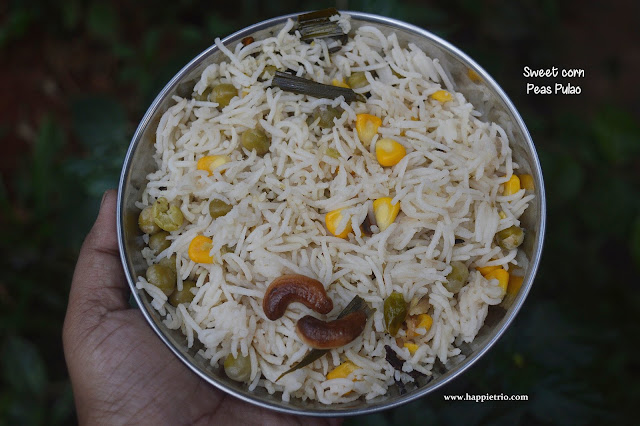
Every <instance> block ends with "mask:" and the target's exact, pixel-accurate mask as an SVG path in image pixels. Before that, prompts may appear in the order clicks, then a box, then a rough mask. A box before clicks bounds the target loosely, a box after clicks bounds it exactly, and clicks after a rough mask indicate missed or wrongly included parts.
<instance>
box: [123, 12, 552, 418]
mask: <svg viewBox="0 0 640 426" xmlns="http://www.w3.org/2000/svg"><path fill="white" fill-rule="evenodd" d="M346 13H348V14H349V15H351V17H352V26H353V27H354V28H357V27H359V26H362V25H372V26H375V27H377V28H378V29H380V30H381V31H382V32H383V33H387V34H388V33H391V32H395V33H396V34H397V37H398V40H399V41H400V42H401V43H409V42H411V43H414V44H415V45H417V46H418V47H420V48H422V49H423V50H424V51H425V52H426V53H427V55H429V56H431V57H432V58H438V59H439V60H440V62H441V64H442V65H443V67H444V69H445V70H447V72H448V73H449V75H450V78H451V80H452V81H453V82H454V84H455V86H456V90H457V91H459V92H462V93H463V94H465V96H466V97H467V98H468V99H469V100H470V101H471V102H472V103H473V104H474V106H476V108H478V109H479V110H480V111H481V112H482V113H483V117H482V118H483V119H485V120H491V121H495V122H497V123H499V124H500V125H501V126H502V127H503V128H504V129H505V130H506V131H507V133H508V135H509V137H510V141H511V144H512V148H513V155H514V158H515V161H517V162H518V164H520V165H521V167H522V169H523V170H524V171H525V172H527V173H530V174H531V175H532V176H533V178H534V181H535V194H536V198H535V199H534V201H533V203H532V204H531V205H530V207H529V208H528V209H527V211H526V212H525V215H523V217H522V222H523V225H524V227H525V228H526V229H527V236H526V239H525V244H523V246H521V247H522V249H523V250H524V252H525V253H526V256H527V258H528V260H529V263H528V266H527V268H526V271H525V278H524V282H523V284H522V287H521V288H520V291H519V293H518V295H517V296H516V297H515V299H513V300H512V301H511V303H510V304H509V306H506V307H499V306H492V307H490V309H489V314H488V316H487V319H486V321H485V324H484V326H483V327H482V329H481V330H480V332H479V334H478V336H477V337H476V339H475V340H474V341H473V342H472V343H471V344H469V345H463V346H462V347H461V349H462V353H463V354H464V355H465V356H466V358H465V359H463V360H461V361H459V362H457V363H456V362H452V363H449V364H448V365H447V366H446V367H447V368H446V371H443V372H442V374H439V375H438V374H436V375H435V378H434V379H433V380H431V381H430V382H428V383H421V384H419V386H417V387H416V388H414V389H410V390H409V391H408V392H407V393H405V394H404V395H400V393H399V391H398V389H396V388H391V389H390V390H389V392H388V393H387V394H386V395H384V396H380V397H378V398H376V399H373V400H371V401H364V400H362V399H361V400H358V401H355V402H350V403H346V404H334V405H329V406H328V405H324V404H321V403H319V402H314V401H304V402H303V401H300V400H296V399H292V400H291V401H290V402H286V403H285V402H283V401H282V400H281V396H280V395H279V394H278V393H276V394H274V395H269V394H268V393H267V392H266V391H265V390H264V389H257V390H255V391H254V392H249V391H248V390H247V388H246V386H243V385H242V384H239V383H238V382H234V381H232V380H230V379H228V378H227V377H226V376H225V374H224V372H223V371H221V369H219V368H213V367H211V366H210V365H209V363H208V362H207V361H206V360H204V359H203V358H201V357H200V356H197V355H196V350H197V348H192V349H187V345H186V339H185V337H184V336H183V335H182V334H181V333H180V332H179V331H175V330H169V329H168V328H166V327H165V326H164V325H163V324H162V322H161V318H160V317H159V315H158V314H157V313H156V311H155V310H154V309H153V308H152V307H151V305H150V304H149V298H148V297H147V295H146V294H145V293H144V292H142V291H139V290H137V289H136V287H135V281H136V277H137V276H139V275H141V274H144V272H145V270H146V263H145V261H144V259H143V258H142V255H141V253H140V250H141V249H142V239H141V236H140V231H139V230H138V227H137V216H138V213H139V209H137V208H136V207H135V202H136V201H137V200H139V199H140V196H141V193H142V191H143V189H144V187H145V185H146V176H147V175H148V174H149V173H150V172H152V171H154V170H155V167H156V166H155V163H154V161H153V159H152V155H153V143H154V140H155V130H156V127H157V125H158V122H159V119H160V117H161V116H162V114H163V113H164V112H165V111H166V110H167V109H168V108H169V107H170V106H171V105H172V103H173V101H172V100H171V97H172V96H173V95H176V94H177V95H181V96H186V95H189V94H191V93H192V89H193V86H194V84H195V82H196V81H197V78H198V76H199V75H200V74H201V72H202V71H203V70H204V69H205V67H207V66H208V65H209V64H211V63H214V62H216V61H220V60H222V58H223V54H222V53H221V52H220V51H219V50H218V48H216V47H215V46H211V47H210V48H208V49H207V50H205V51H204V52H202V53H201V54H200V55H198V56H197V57H196V58H194V59H193V60H192V61H191V62H190V63H189V64H187V65H186V66H185V67H184V68H183V69H182V70H180V72H179V73H178V74H177V75H176V76H175V77H173V79H172V80H171V81H170V82H169V83H168V84H167V85H166V86H165V88H164V89H163V90H162V92H160V94H159V95H158V96H157V97H156V99H155V101H154V102H153V103H152V104H151V106H150V107H149V109H148V111H147V113H146V114H145V116H144V118H143V119H142V121H141V122H140V125H139V126H138V129H137V130H136V132H135V134H134V136H133V139H132V141H131V145H130V146H129V151H128V152H127V156H126V158H125V162H124V166H123V168H122V175H121V177H120V185H119V188H118V189H119V193H118V212H117V214H118V241H119V245H120V255H121V258H122V264H123V266H124V270H125V273H126V276H127V279H128V281H129V286H130V287H131V291H132V292H133V295H134V297H135V300H136V301H137V303H138V305H139V307H140V309H141V311H142V313H143V315H144V317H145V318H146V319H147V321H148V322H149V325H151V328H153V330H154V331H155V332H156V333H157V334H158V336H159V337H160V339H162V341H163V342H164V343H166V345H167V346H168V347H169V349H171V350H172V351H173V353H175V355H176V356H177V357H178V358H180V359H181V360H182V361H183V362H184V363H185V364H186V365H187V366H188V367H189V368H190V369H191V370H193V371H194V372H195V373H196V374H197V375H199V376H200V377H201V378H202V379H203V380H206V381H207V382H209V383H211V384H212V385H213V386H215V387H217V388H218V389H220V390H222V391H224V392H227V393H229V394H231V395H233V396H235V397H237V398H240V399H242V400H244V401H247V402H250V403H252V404H256V405H259V406H261V407H265V408H270V409H273V410H276V411H280V412H285V413H291V414H302V415H310V416H345V415H360V414H369V413H373V412H376V411H380V410H384V409H388V408H392V407H396V406H398V405H401V404H404V403H406V402H409V401H412V400H415V399H416V398H420V397H422V396H424V395H426V394H428V393H429V392H431V391H433V390H434V389H437V388H439V387H440V386H443V385H444V384H445V383H447V382H449V381H450V380H452V379H453V378H454V377H456V376H458V375H459V374H461V373H462V372H464V371H465V370H466V369H467V368H469V367H470V366H471V365H472V364H473V363H474V362H476V361H477V360H478V359H480V357H481V356H482V355H484V354H485V353H486V352H487V350H489V348H490V347H491V346H492V345H493V344H494V343H495V342H496V341H497V340H498V338H499V337H500V336H501V335H502V333H504V331H505V330H506V329H507V327H508V326H509V324H511V322H512V321H513V319H514V317H515V315H516V313H517V312H518V310H519V309H520V307H521V306H522V304H523V302H524V300H525V298H526V297H527V293H529V289H530V288H531V285H532V284H533V279H534V276H535V274H536V270H537V268H538V263H539V261H540V255H541V252H542V242H543V236H544V229H545V217H546V213H545V193H544V185H543V180H542V173H541V170H540V164H539V162H538V156H537V154H536V150H535V147H534V145H533V142H532V141H531V137H530V136H529V132H528V131H527V128H526V126H525V124H524V122H523V121H522V118H521V117H520V115H519V114H518V112H517V111H516V108H515V107H514V106H513V104H512V103H511V101H510V100H509V98H508V97H507V95H506V94H505V93H504V92H503V91H502V89H501V88H500V87H499V86H498V84H497V83H496V82H495V81H494V80H493V79H492V78H491V76H489V74H487V72H486V71H485V70H483V69H482V68H481V67H480V66H479V65H478V64H476V63H475V62H474V61H473V60H472V59H471V58H469V57H468V56H467V55H465V54H464V53H462V52H461V51H460V50H459V49H457V48H456V47H454V46H452V45H451V44H449V43H448V42H446V41H444V40H442V39H441V38H439V37H437V36H435V35H433V34H431V33H430V32H428V31H425V30H424V29H422V28H418V27H416V26H413V25H410V24H407V23H405V22H401V21H397V20H395V19H391V18H385V17H382V16H377V15H371V14H367V13H360V12H346ZM296 16H297V14H292V15H286V16H281V17H278V18H274V19H270V20H267V21H264V22H261V23H259V24H256V25H252V26H250V27H248V28H245V29H243V30H241V31H238V32H237V33H235V34H232V35H230V36H229V37H227V38H225V39H224V40H223V43H224V44H225V45H226V46H230V47H231V50H233V47H234V46H235V45H236V43H239V42H240V41H241V40H242V39H243V38H244V37H247V36H253V37H255V38H256V39H258V38H261V37H267V36H270V35H272V34H274V33H277V32H278V31H279V30H280V29H281V28H282V27H283V26H284V24H285V22H286V20H287V19H289V18H293V19H295V17H296ZM469 70H473V71H475V72H476V73H477V74H478V76H479V77H480V79H481V81H480V82H479V83H475V82H473V81H471V79H470V78H469V75H468V72H469ZM483 94H485V96H488V100H487V98H486V97H485V99H483Z"/></svg>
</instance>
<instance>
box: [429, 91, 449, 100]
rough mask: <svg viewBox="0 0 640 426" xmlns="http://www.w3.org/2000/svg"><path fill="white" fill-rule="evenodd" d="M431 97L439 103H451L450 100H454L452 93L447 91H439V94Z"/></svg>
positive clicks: (433, 94) (436, 93)
mask: <svg viewBox="0 0 640 426" xmlns="http://www.w3.org/2000/svg"><path fill="white" fill-rule="evenodd" d="M431 97H432V98H433V99H435V100H436V101H439V102H449V101H450V100H453V96H451V93H449V92H447V91H446V90H438V91H437V92H435V93H432V94H431Z"/></svg>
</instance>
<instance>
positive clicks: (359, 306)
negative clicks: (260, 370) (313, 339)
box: [276, 296, 373, 382]
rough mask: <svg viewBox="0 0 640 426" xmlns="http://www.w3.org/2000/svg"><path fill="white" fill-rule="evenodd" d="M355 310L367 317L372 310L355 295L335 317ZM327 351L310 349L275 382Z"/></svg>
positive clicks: (320, 356)
mask: <svg viewBox="0 0 640 426" xmlns="http://www.w3.org/2000/svg"><path fill="white" fill-rule="evenodd" d="M356 311H364V313H365V314H366V315H367V318H368V317H369V316H370V315H371V314H372V313H373V310H372V309H371V308H370V307H369V305H368V304H367V302H365V301H364V300H363V299H362V298H361V297H360V296H355V297H354V298H353V299H351V302H349V304H348V305H347V306H346V307H345V308H344V309H343V310H342V312H340V314H338V317H337V318H336V319H340V318H342V317H344V316H345V315H349V314H350V313H352V312H356ZM327 352H329V350H328V349H312V350H311V351H309V353H308V354H306V355H305V356H304V358H302V359H301V360H300V362H299V363H297V364H296V365H294V366H293V367H291V368H290V369H289V370H287V371H285V372H284V373H282V374H281V375H280V377H278V378H277V379H276V382H277V381H278V380H280V379H281V378H282V377H284V376H286V375H287V374H289V373H293V372H294V371H296V370H299V369H301V368H302V367H306V366H307V365H309V364H311V363H312V362H314V361H316V360H318V359H320V358H322V356H323V355H324V354H326V353H327Z"/></svg>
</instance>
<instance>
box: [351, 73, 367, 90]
mask: <svg viewBox="0 0 640 426" xmlns="http://www.w3.org/2000/svg"><path fill="white" fill-rule="evenodd" d="M347 84H348V85H349V87H351V88H352V89H359V88H361V87H364V86H366V85H367V84H369V81H367V76H366V75H365V74H364V72H362V71H358V72H354V73H351V75H350V76H349V77H348V78H347Z"/></svg>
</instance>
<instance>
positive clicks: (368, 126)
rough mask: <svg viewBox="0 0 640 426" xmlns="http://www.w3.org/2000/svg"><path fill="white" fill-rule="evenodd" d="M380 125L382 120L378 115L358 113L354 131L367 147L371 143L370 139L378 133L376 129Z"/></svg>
mask: <svg viewBox="0 0 640 426" xmlns="http://www.w3.org/2000/svg"><path fill="white" fill-rule="evenodd" d="M381 125H382V120H381V119H380V118H379V117H376V116H375V115H371V114H358V115H356V131H357V132H358V137H359V138H360V140H361V141H362V143H363V144H364V146H366V147H368V146H369V144H370V143H371V139H373V137H374V136H375V135H376V133H378V129H379V128H380V126H381Z"/></svg>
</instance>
